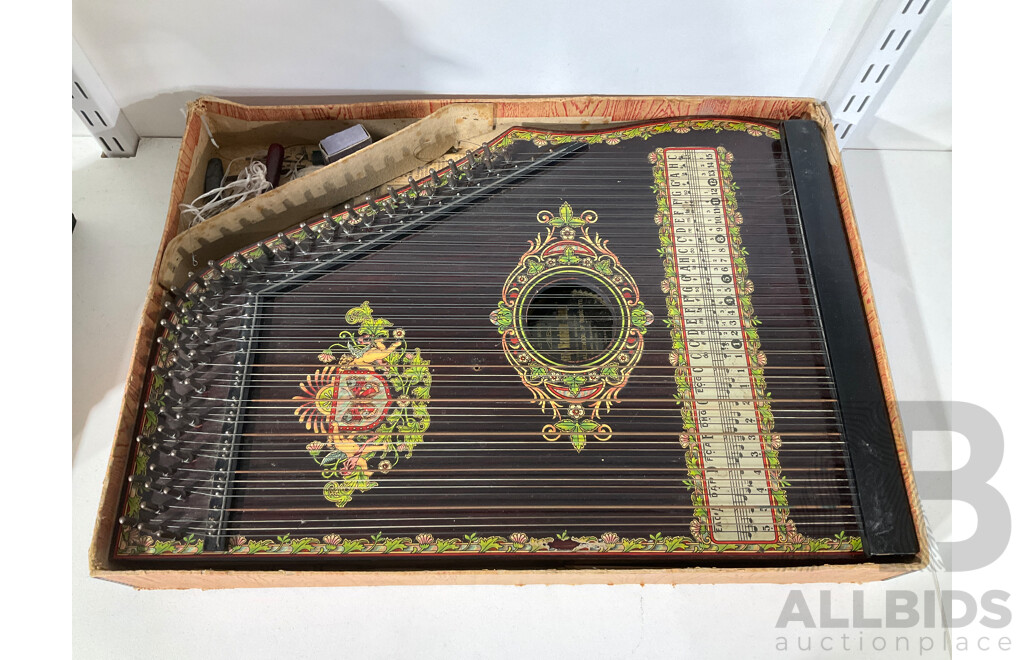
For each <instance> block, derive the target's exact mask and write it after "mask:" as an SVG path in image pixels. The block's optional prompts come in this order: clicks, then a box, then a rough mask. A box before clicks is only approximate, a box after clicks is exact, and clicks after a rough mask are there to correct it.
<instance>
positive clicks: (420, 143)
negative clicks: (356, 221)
mask: <svg viewBox="0 0 1024 660" xmlns="http://www.w3.org/2000/svg"><path fill="white" fill-rule="evenodd" d="M493 128H494V107H493V105H492V104H489V103H455V104H452V105H447V106H444V107H442V108H441V109H439V110H437V111H435V112H433V113H431V114H430V115H428V116H427V117H424V118H423V119H420V120H419V121H416V122H415V123H413V124H410V125H408V126H406V127H404V128H401V129H399V130H398V131H396V132H394V133H392V134H390V135H388V136H386V137H384V138H382V139H381V140H380V141H379V142H376V143H374V144H371V145H369V146H367V147H365V148H363V149H360V150H359V151H356V152H354V153H352V154H349V155H348V156H345V157H344V158H342V159H340V160H338V161H337V162H335V163H331V164H330V165H327V166H326V167H324V168H322V169H320V170H317V171H316V172H313V173H311V174H308V175H306V176H304V177H302V178H301V179H296V180H295V181H289V182H288V183H286V184H284V185H282V186H281V187H280V188H275V189H273V190H270V191H267V192H265V193H263V194H262V195H259V196H257V197H254V198H253V199H250V200H248V201H246V202H244V203H243V204H240V205H238V206H236V207H234V208H231V209H228V210H227V211H224V212H223V213H219V214H217V215H216V216H214V217H212V218H210V219H208V220H205V221H204V222H202V223H200V224H199V225H196V226H195V227H192V228H190V229H187V230H185V231H183V232H182V233H180V234H178V235H177V236H175V237H174V238H173V239H172V240H171V241H170V243H169V244H168V245H167V249H166V251H165V252H164V254H163V259H162V261H161V264H160V269H159V281H160V285H161V286H163V287H164V288H165V289H170V288H171V287H180V286H182V285H183V284H184V283H185V282H186V281H187V279H188V273H189V271H191V270H193V269H195V268H197V267H198V265H199V264H205V263H206V262H207V261H209V260H211V259H221V258H223V257H224V256H225V255H227V254H231V253H232V252H234V251H235V250H238V249H241V248H243V247H245V246H247V245H251V244H253V243H255V242H256V241H259V240H262V239H265V238H266V237H268V236H270V235H272V234H274V233H276V232H279V231H282V230H284V229H287V228H288V227H291V226H293V225H295V224H297V223H299V222H302V221H304V220H308V219H309V218H311V217H314V216H316V215H318V214H320V213H323V212H324V211H326V210H328V209H330V208H332V207H334V206H337V205H338V204H341V203H343V202H346V201H348V200H350V199H352V198H354V197H357V196H358V195H361V194H364V193H366V192H368V191H370V190H373V189H375V188H377V187H379V186H382V185H384V184H386V183H388V182H389V181H392V180H394V179H396V178H398V177H400V176H403V175H406V174H408V173H410V172H412V171H414V170H416V169H418V168H421V167H423V166H425V165H427V164H429V163H431V162H433V161H435V160H437V159H438V158H440V157H441V156H443V155H444V154H446V153H448V152H449V151H451V150H452V149H453V148H455V147H457V146H458V145H459V144H460V143H461V142H462V141H463V140H470V139H474V138H477V137H479V136H480V135H482V134H484V133H487V132H489V131H491V130H492V129H493Z"/></svg>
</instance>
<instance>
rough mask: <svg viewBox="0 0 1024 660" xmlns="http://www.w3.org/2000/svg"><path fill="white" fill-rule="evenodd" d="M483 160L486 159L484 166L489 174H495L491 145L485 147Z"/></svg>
mask: <svg viewBox="0 0 1024 660" xmlns="http://www.w3.org/2000/svg"><path fill="white" fill-rule="evenodd" d="M483 159H484V166H485V167H486V168H487V171H488V172H493V171H494V162H493V160H492V159H491V147H490V146H489V145H487V144H485V145H484V153H483Z"/></svg>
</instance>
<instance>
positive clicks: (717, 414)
mask: <svg viewBox="0 0 1024 660" xmlns="http://www.w3.org/2000/svg"><path fill="white" fill-rule="evenodd" d="M664 164H665V176H666V183H667V192H668V195H667V197H668V206H669V213H668V220H669V223H670V230H671V235H672V238H673V245H672V248H673V251H674V258H675V264H676V272H677V274H678V275H677V278H676V282H675V284H676V288H677V294H678V296H679V298H678V302H679V312H680V318H681V320H682V330H683V335H684V342H685V359H686V368H687V378H688V380H689V385H690V394H691V397H690V400H689V401H686V400H684V405H689V406H690V407H691V409H692V413H693V421H694V427H695V431H696V433H695V435H696V441H697V442H698V443H699V445H698V446H699V457H700V464H701V472H702V484H700V486H702V487H703V489H704V495H705V497H704V501H705V502H706V503H707V505H708V527H709V532H710V535H711V538H712V540H713V541H715V542H719V543H764V542H774V541H776V540H777V539H778V532H777V525H776V516H775V515H774V513H773V512H774V508H773V500H772V495H771V485H770V481H769V477H768V464H767V460H766V455H765V450H764V445H763V442H764V438H765V434H764V429H762V426H761V421H760V416H759V413H758V402H759V398H758V394H757V391H756V388H755V387H754V380H753V374H752V373H751V369H752V365H755V364H756V359H757V358H756V352H755V351H752V350H751V348H750V346H749V345H748V342H747V335H746V332H745V330H746V328H745V327H744V317H743V311H742V307H741V301H740V291H739V289H738V282H737V281H736V280H737V275H736V267H735V263H734V248H733V245H732V241H731V240H730V226H729V221H728V218H727V214H726V211H725V207H726V197H725V189H724V187H723V182H722V176H721V168H720V164H719V154H718V152H717V151H716V150H715V149H702V148H675V149H673V148H668V149H665V150H664ZM763 405H766V404H763ZM696 486H697V484H695V487H696Z"/></svg>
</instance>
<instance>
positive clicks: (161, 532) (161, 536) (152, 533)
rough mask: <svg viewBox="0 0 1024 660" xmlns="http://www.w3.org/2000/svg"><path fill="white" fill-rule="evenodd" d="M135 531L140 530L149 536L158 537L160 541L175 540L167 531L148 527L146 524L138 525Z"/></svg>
mask: <svg viewBox="0 0 1024 660" xmlns="http://www.w3.org/2000/svg"><path fill="white" fill-rule="evenodd" d="M135 529H137V530H139V531H140V532H142V533H143V534H148V535H150V536H153V537H156V538H158V539H173V538H174V535H173V534H168V533H167V532H166V531H164V530H162V529H160V528H159V527H154V526H152V525H147V524H146V523H142V522H140V523H138V524H137V525H135Z"/></svg>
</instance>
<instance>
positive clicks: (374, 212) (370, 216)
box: [363, 195, 381, 227]
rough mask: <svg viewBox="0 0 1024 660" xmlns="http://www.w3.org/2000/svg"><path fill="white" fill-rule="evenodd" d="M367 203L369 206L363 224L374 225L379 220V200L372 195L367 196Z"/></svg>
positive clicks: (365, 225)
mask: <svg viewBox="0 0 1024 660" xmlns="http://www.w3.org/2000/svg"><path fill="white" fill-rule="evenodd" d="M366 205H367V206H368V207H369V208H368V209H367V212H366V213H365V214H364V215H363V226H364V227H372V226H373V224H374V223H375V222H376V221H377V216H378V215H379V214H380V211H381V209H380V206H379V205H378V204H377V201H376V200H375V199H374V198H373V197H372V196H370V195H367V196H366Z"/></svg>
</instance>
